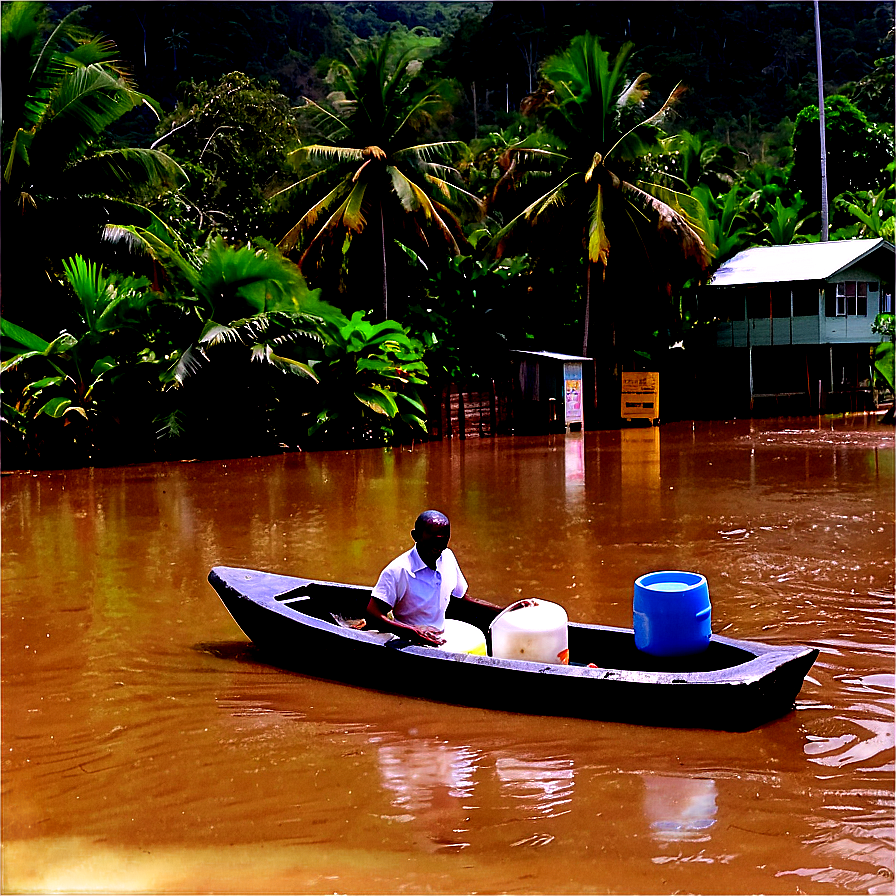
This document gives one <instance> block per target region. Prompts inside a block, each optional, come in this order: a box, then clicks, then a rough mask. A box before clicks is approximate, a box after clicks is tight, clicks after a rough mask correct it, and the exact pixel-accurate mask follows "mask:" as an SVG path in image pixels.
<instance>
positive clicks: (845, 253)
mask: <svg viewBox="0 0 896 896" xmlns="http://www.w3.org/2000/svg"><path fill="white" fill-rule="evenodd" d="M881 246H888V247H889V248H890V251H891V252H892V251H893V246H892V245H891V244H890V243H888V242H886V241H885V240H883V239H873V240H833V241H829V242H825V243H822V242H818V243H797V244H795V245H792V246H759V247H758V248H755V249H746V250H744V251H743V252H739V253H738V254H737V255H735V256H734V258H731V259H729V260H728V261H726V262H725V263H724V264H723V265H722V266H721V267H720V268H719V269H718V270H717V271H716V272H715V274H714V275H713V278H712V280H711V281H710V285H711V286H740V285H745V284H749V283H789V282H791V281H794V280H826V279H827V278H828V277H831V276H833V275H834V274H836V273H837V272H838V271H842V270H843V269H844V268H848V267H850V265H853V264H855V263H856V262H857V261H859V260H860V259H862V258H864V257H865V256H866V255H868V254H869V253H870V252H873V251H874V250H875V249H878V248H880V247H881Z"/></svg>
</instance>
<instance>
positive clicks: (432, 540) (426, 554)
mask: <svg viewBox="0 0 896 896" xmlns="http://www.w3.org/2000/svg"><path fill="white" fill-rule="evenodd" d="M411 538H413V539H414V541H415V542H416V543H417V553H418V554H419V555H420V559H421V560H422V561H423V562H424V563H425V564H426V565H427V566H429V567H431V568H433V569H434V568H435V565H436V560H438V559H439V557H441V556H442V551H444V550H445V548H447V547H448V540H449V539H450V538H451V523H449V522H448V517H447V516H445V514H444V513H439V511H438V510H424V511H423V513H421V514H420V516H418V517H417V521H416V522H415V523H414V528H413V530H412V531H411Z"/></svg>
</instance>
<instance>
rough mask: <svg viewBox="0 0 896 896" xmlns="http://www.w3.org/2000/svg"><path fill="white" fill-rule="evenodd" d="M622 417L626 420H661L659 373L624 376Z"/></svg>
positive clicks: (645, 372) (646, 372)
mask: <svg viewBox="0 0 896 896" xmlns="http://www.w3.org/2000/svg"><path fill="white" fill-rule="evenodd" d="M622 417H623V419H624V420H659V417H660V375H659V373H655V372H648V371H639V372H635V373H623V374H622Z"/></svg>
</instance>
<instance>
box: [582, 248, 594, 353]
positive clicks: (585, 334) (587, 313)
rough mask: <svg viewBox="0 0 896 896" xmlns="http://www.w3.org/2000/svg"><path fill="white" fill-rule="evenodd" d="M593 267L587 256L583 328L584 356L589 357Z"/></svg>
mask: <svg viewBox="0 0 896 896" xmlns="http://www.w3.org/2000/svg"><path fill="white" fill-rule="evenodd" d="M591 268H592V261H591V259H590V258H588V257H586V258H585V325H584V327H583V328H582V357H583V358H587V357H589V355H588V342H589V338H590V331H591Z"/></svg>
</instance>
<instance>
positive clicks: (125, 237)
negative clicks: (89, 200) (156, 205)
mask: <svg viewBox="0 0 896 896" xmlns="http://www.w3.org/2000/svg"><path fill="white" fill-rule="evenodd" d="M103 240H104V241H106V242H108V243H113V244H114V243H122V244H124V245H126V246H127V247H128V249H129V250H130V251H131V252H133V253H134V254H137V255H145V256H147V257H149V258H151V259H152V260H153V261H155V262H157V263H158V264H160V265H161V266H162V267H164V268H170V267H174V268H176V269H177V270H178V271H180V273H181V274H183V275H184V276H185V277H186V279H187V281H188V282H189V283H190V284H191V285H193V286H194V287H195V286H196V284H197V282H198V271H197V269H196V266H195V265H194V264H193V263H191V261H190V260H189V259H188V258H187V257H185V255H184V254H183V252H182V251H181V249H182V247H181V246H180V245H179V242H180V241H179V240H178V239H177V237H176V236H175V234H174V233H173V232H172V231H171V230H170V228H168V227H167V225H165V224H163V223H162V222H161V221H157V222H154V223H153V226H152V227H151V228H146V227H135V226H133V225H130V224H109V225H107V226H106V227H105V228H104V229H103Z"/></svg>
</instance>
